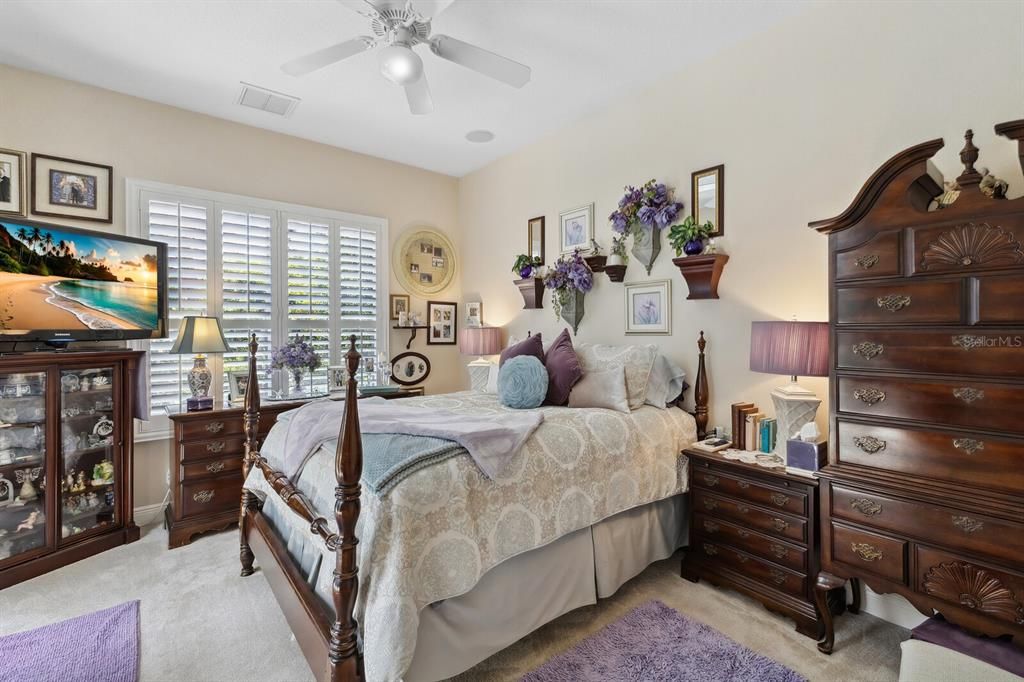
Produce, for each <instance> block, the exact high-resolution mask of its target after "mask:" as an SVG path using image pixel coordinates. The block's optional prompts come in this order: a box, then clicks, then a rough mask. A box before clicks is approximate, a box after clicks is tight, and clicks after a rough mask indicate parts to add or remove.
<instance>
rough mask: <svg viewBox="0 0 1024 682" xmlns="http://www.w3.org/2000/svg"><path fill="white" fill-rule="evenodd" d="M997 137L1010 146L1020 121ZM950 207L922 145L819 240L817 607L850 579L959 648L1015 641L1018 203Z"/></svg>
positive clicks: (1020, 425)
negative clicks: (826, 337)
mask: <svg viewBox="0 0 1024 682" xmlns="http://www.w3.org/2000/svg"><path fill="white" fill-rule="evenodd" d="M996 132H997V133H999V134H1001V135H1004V136H1006V137H1009V138H1011V139H1012V140H1014V141H1016V143H1017V145H1018V150H1019V152H1020V154H1021V159H1022V164H1024V121H1016V122H1012V123H1006V124H1001V125H999V126H996ZM972 137H973V136H972V135H971V133H970V132H969V131H968V135H967V143H966V145H965V147H964V149H963V151H962V152H961V155H960V156H961V160H962V162H963V163H964V172H963V173H962V174H961V175H960V176H959V177H958V178H957V184H958V186H959V188H960V195H959V197H958V199H957V200H956V202H955V203H953V204H951V205H949V206H947V207H945V208H942V209H937V210H935V208H934V204H932V210H929V204H930V202H931V201H932V199H933V198H934V197H936V196H938V195H940V194H941V193H942V184H943V183H942V179H941V177H938V176H937V173H936V172H935V171H934V168H933V167H931V165H930V163H929V161H928V159H929V158H930V157H931V156H932V155H933V154H935V152H936V151H938V149H939V148H940V147H941V146H942V141H941V140H933V141H931V142H926V143H923V144H921V145H918V146H916V147H912V148H910V149H908V150H906V151H905V152H902V153H901V154H898V155H896V156H895V157H893V158H892V159H890V160H889V161H888V162H887V163H886V164H885V165H884V166H883V167H882V168H881V169H879V171H878V172H876V173H875V175H874V176H872V178H871V179H870V180H868V182H867V184H865V186H864V188H863V189H862V190H861V193H860V195H858V197H857V199H856V200H855V201H854V204H853V205H852V206H851V207H850V208H849V209H848V210H847V211H846V212H845V213H844V214H842V215H841V216H839V217H837V218H834V219H832V220H827V221H821V222H819V223H813V224H812V226H813V227H816V228H817V229H818V230H820V231H822V232H824V233H826V234H828V235H829V257H830V321H831V325H832V349H831V351H832V370H831V375H830V378H831V406H830V415H829V417H830V426H831V429H830V443H829V463H828V465H827V466H826V467H825V468H824V469H823V470H822V471H821V472H820V474H821V501H820V504H821V518H822V529H821V544H822V551H821V557H822V558H821V563H822V566H821V568H822V571H821V573H820V574H819V575H818V577H817V579H816V585H817V595H818V597H819V599H818V605H819V607H820V610H821V611H822V612H823V613H824V614H825V615H824V616H823V618H824V620H825V628H826V633H825V638H824V641H822V642H821V643H820V644H819V647H818V648H819V649H820V650H821V651H823V652H825V653H829V652H831V650H832V647H833V641H834V635H833V622H832V618H831V614H829V613H828V609H826V608H824V606H823V604H824V597H825V595H826V594H827V593H828V591H829V590H832V589H835V588H836V587H839V586H841V585H843V584H844V582H845V581H846V580H847V579H851V578H858V579H862V580H863V581H864V582H866V583H867V584H868V585H869V586H870V587H871V588H872V589H873V590H875V591H876V592H887V593H896V594H900V595H902V596H903V597H905V598H906V599H907V600H908V601H910V602H911V603H912V604H913V605H914V606H916V607H917V608H918V609H919V610H920V611H921V612H922V613H925V614H927V615H931V614H932V612H933V611H938V612H940V613H942V614H943V616H945V617H946V619H947V620H950V621H953V622H955V623H957V624H959V625H961V626H963V627H965V628H967V629H968V630H970V631H972V632H977V633H983V634H987V635H992V636H996V635H1005V634H1009V635H1011V636H1013V637H1014V638H1015V641H1016V642H1017V643H1018V644H1022V640H1024V248H1022V246H1021V241H1022V239H1024V199H1016V200H1007V199H1003V198H1001V197H999V196H990V195H988V194H986V193H984V192H982V191H981V189H980V184H979V183H980V181H981V176H980V174H978V173H977V172H976V171H975V170H974V162H975V161H976V160H977V158H978V150H977V148H975V147H974V145H973V142H972Z"/></svg>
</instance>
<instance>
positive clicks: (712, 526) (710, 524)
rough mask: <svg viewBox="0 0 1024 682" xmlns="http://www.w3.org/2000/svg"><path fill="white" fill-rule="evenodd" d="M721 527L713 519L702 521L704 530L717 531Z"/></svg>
mask: <svg viewBox="0 0 1024 682" xmlns="http://www.w3.org/2000/svg"><path fill="white" fill-rule="evenodd" d="M721 529H722V527H721V526H719V525H718V524H717V523H715V522H714V521H705V522H704V530H706V531H707V532H709V533H717V532H718V531H720V530H721Z"/></svg>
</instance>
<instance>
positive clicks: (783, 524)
mask: <svg viewBox="0 0 1024 682" xmlns="http://www.w3.org/2000/svg"><path fill="white" fill-rule="evenodd" d="M772 528H774V529H775V530H777V531H779V532H780V533H781V532H782V531H784V530H786V529H787V528H789V521H785V520H783V519H772Z"/></svg>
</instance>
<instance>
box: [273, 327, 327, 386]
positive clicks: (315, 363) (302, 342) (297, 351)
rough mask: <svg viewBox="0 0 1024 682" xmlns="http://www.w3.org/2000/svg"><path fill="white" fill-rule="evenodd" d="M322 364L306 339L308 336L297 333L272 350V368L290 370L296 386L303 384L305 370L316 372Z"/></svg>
mask: <svg viewBox="0 0 1024 682" xmlns="http://www.w3.org/2000/svg"><path fill="white" fill-rule="evenodd" d="M321 364H322V361H321V359H320V356H319V355H318V354H317V352H316V350H315V349H314V348H313V346H311V345H310V344H309V343H308V342H307V341H306V337H304V336H301V335H296V336H295V338H294V339H292V340H291V341H289V342H288V343H286V344H285V345H283V346H278V347H277V348H274V349H273V350H272V351H271V352H270V368H271V369H287V370H289V371H290V372H291V373H292V376H293V377H294V379H295V384H296V386H301V384H302V374H303V372H304V371H305V370H307V369H308V370H309V371H310V372H314V371H316V370H317V369H318V368H319V367H320V365H321Z"/></svg>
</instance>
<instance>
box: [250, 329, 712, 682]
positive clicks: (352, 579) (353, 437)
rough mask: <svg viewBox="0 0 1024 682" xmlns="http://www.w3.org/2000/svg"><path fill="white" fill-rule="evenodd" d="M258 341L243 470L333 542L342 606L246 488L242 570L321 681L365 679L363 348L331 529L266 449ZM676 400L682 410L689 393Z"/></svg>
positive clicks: (704, 391)
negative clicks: (259, 476) (270, 595)
mask: <svg viewBox="0 0 1024 682" xmlns="http://www.w3.org/2000/svg"><path fill="white" fill-rule="evenodd" d="M705 344H706V341H705V339H704V332H703V331H701V333H700V337H699V338H698V340H697V348H698V349H699V355H698V359H697V375H696V377H695V379H694V387H693V388H694V393H693V397H694V411H693V415H694V420H695V422H696V425H697V437H698V438H704V436H705V432H706V430H707V423H708V398H709V393H708V381H707V370H706V368H705V362H704V347H705ZM258 347H259V346H258V344H257V342H256V335H255V334H253V335H252V337H251V339H250V341H249V383H248V385H247V387H246V391H245V421H244V426H245V456H244V459H243V463H242V473H243V476H244V477H248V475H249V472H250V471H251V470H252V469H253V468H254V467H255V468H258V469H259V470H260V471H261V472H262V473H263V476H264V478H265V479H266V481H267V483H269V484H270V486H271V487H272V488H273V490H274V492H275V493H277V495H278V496H279V497H280V498H281V499H282V500H283V501H284V502H285V504H287V505H288V507H289V508H290V509H291V510H292V511H293V512H295V513H296V514H298V515H299V517H300V518H302V519H303V520H305V521H306V522H308V523H309V527H310V530H311V531H312V532H313V533H315V534H316V535H318V536H320V538H321V540H322V541H323V542H324V543H325V544H326V546H327V547H328V548H329V549H331V550H332V551H334V552H335V556H336V560H335V567H334V578H333V581H332V598H333V606H334V612H333V614H332V613H330V612H329V610H328V609H326V608H325V607H324V605H323V604H322V603H321V601H320V599H319V598H318V597H317V596H316V594H315V593H314V591H313V589H312V588H311V587H310V586H309V585H308V584H307V583H306V581H305V579H304V577H303V576H302V574H301V572H300V571H299V570H298V569H297V568H296V566H295V564H294V563H293V562H292V560H291V557H290V556H289V555H288V552H287V549H286V547H285V544H284V542H282V541H281V539H280V537H278V535H277V534H276V533H275V532H274V530H273V529H272V528H271V527H270V524H269V523H267V521H266V519H265V517H264V516H263V515H262V503H261V501H260V499H259V498H258V497H257V496H256V495H255V494H254V493H252V492H250V491H249V490H247V489H246V488H244V487H243V488H242V501H241V510H240V514H239V524H238V527H239V531H240V549H239V559H240V560H241V563H242V572H241V574H242V576H243V577H244V576H248V575H252V573H253V571H254V569H253V564H254V562H255V561H256V560H257V559H258V560H259V563H260V566H261V567H262V568H263V572H264V575H265V576H266V578H267V581H268V582H269V583H270V587H271V589H272V590H273V592H274V596H275V597H276V598H277V601H278V603H279V604H280V605H281V608H282V611H283V612H284V616H285V619H286V620H287V621H288V624H289V626H290V627H291V629H292V632H293V633H294V634H295V637H296V639H297V640H298V643H299V647H300V648H301V649H302V653H303V655H304V656H305V657H306V660H307V662H308V663H309V666H310V668H311V669H312V671H313V673H314V675H315V676H316V679H317V680H318V681H319V682H360V681H362V680H363V679H364V675H363V665H362V655H361V653H360V647H359V631H358V624H357V623H356V619H355V615H354V612H355V606H356V596H357V595H358V593H359V574H358V573H359V572H358V566H357V563H356V546H357V545H358V542H359V540H358V538H357V537H356V532H355V531H356V523H357V521H358V520H359V512H360V501H359V500H360V494H361V485H360V479H361V477H362V472H363V445H362V436H361V434H360V431H359V412H358V410H359V407H358V402H359V401H358V391H357V390H356V379H355V375H356V371H357V370H358V368H359V360H360V355H359V352H358V351H357V350H356V337H355V336H354V335H353V336H350V337H349V350H348V352H347V353H346V354H345V365H346V368H347V370H348V378H347V380H346V382H345V409H344V417H343V418H342V423H341V428H340V430H339V434H338V446H337V450H336V451H335V457H334V473H335V478H336V480H337V487H335V489H334V497H335V503H334V517H335V520H336V521H337V525H338V532H337V533H333V532H332V531H331V525H330V524H329V523H328V521H327V519H325V518H324V517H322V516H318V515H317V512H316V510H315V509H314V508H313V504H312V503H311V502H310V501H309V499H307V498H306V496H305V495H303V494H302V493H301V492H300V491H299V490H298V488H296V487H295V486H294V485H293V484H292V482H291V481H289V480H288V478H287V477H286V476H285V475H284V474H282V473H281V472H279V471H276V470H274V469H273V467H271V466H270V464H268V463H267V460H266V459H265V458H264V457H262V456H261V455H260V452H259V446H260V443H259V440H258V431H259V418H260V389H259V376H258V374H257V368H256V351H257V350H258ZM676 405H677V406H678V407H679V408H680V409H682V407H683V405H682V396H680V399H679V401H678V402H677V403H676ZM335 614H336V615H335Z"/></svg>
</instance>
